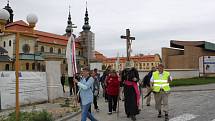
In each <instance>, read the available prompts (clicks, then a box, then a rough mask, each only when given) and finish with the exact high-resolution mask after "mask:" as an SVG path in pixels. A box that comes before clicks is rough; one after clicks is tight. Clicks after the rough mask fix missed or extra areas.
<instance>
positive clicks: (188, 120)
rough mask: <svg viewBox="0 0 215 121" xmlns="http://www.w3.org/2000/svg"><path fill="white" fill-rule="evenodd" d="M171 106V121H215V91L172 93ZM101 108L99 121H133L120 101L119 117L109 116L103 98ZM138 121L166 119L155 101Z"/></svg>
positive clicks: (162, 120) (141, 114)
mask: <svg viewBox="0 0 215 121" xmlns="http://www.w3.org/2000/svg"><path fill="white" fill-rule="evenodd" d="M210 87H212V86H210ZM214 88H215V87H214ZM169 106H170V107H169V110H170V111H169V115H170V116H169V117H170V121H215V90H210V91H187V92H172V93H171V95H170V98H169ZM99 108H100V109H101V111H100V112H95V111H94V115H95V117H96V118H97V119H98V120H99V121H131V120H130V119H128V118H127V117H126V115H125V113H124V107H123V102H122V101H120V113H119V117H117V114H112V115H107V112H108V108H107V103H105V102H104V100H103V98H100V99H99ZM80 117H81V115H78V116H76V117H74V118H73V119H70V120H69V121H80ZM137 121H164V118H161V119H158V118H157V112H156V111H155V109H154V99H152V105H151V106H150V107H147V106H146V105H145V104H144V106H143V109H142V111H141V113H140V114H139V115H137Z"/></svg>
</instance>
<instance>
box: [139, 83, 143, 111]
mask: <svg viewBox="0 0 215 121" xmlns="http://www.w3.org/2000/svg"><path fill="white" fill-rule="evenodd" d="M140 89H141V98H142V109H143V88H141V87H140Z"/></svg>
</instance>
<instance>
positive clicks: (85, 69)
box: [82, 66, 90, 71]
mask: <svg viewBox="0 0 215 121" xmlns="http://www.w3.org/2000/svg"><path fill="white" fill-rule="evenodd" d="M82 71H90V68H89V67H88V66H86V67H84V68H83V69H82Z"/></svg>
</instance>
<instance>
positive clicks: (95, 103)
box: [93, 96, 98, 109]
mask: <svg viewBox="0 0 215 121" xmlns="http://www.w3.org/2000/svg"><path fill="white" fill-rule="evenodd" d="M93 104H94V109H98V104H97V96H93Z"/></svg>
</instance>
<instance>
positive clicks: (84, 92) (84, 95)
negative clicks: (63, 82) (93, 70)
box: [74, 67, 97, 121]
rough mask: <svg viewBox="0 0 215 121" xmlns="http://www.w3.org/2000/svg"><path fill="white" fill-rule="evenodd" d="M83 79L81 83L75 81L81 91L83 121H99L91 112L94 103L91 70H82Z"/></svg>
mask: <svg viewBox="0 0 215 121" xmlns="http://www.w3.org/2000/svg"><path fill="white" fill-rule="evenodd" d="M82 73H83V77H82V78H81V80H80V82H78V80H76V79H74V82H75V83H77V84H78V87H79V91H80V103H81V121H86V120H87V118H89V119H90V120H91V121H97V119H95V118H94V116H93V115H92V113H91V112H90V111H89V109H90V107H91V104H92V102H93V92H92V89H93V83H94V79H93V78H92V77H91V76H90V74H89V73H90V69H89V68H87V67H85V68H83V70H82Z"/></svg>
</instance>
